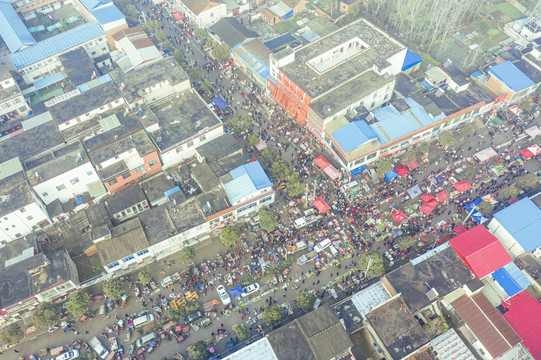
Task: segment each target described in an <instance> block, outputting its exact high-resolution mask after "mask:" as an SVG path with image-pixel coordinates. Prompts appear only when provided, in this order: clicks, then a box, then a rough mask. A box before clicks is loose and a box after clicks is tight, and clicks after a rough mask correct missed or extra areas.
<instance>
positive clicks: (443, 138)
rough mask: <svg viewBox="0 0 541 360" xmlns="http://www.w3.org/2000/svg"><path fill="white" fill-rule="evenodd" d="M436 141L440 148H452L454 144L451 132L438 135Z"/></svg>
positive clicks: (453, 136)
mask: <svg viewBox="0 0 541 360" xmlns="http://www.w3.org/2000/svg"><path fill="white" fill-rule="evenodd" d="M438 141H439V143H440V144H441V145H442V146H452V145H454V144H455V134H454V133H453V132H451V131H442V132H440V133H439V135H438Z"/></svg>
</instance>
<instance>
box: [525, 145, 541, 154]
mask: <svg viewBox="0 0 541 360" xmlns="http://www.w3.org/2000/svg"><path fill="white" fill-rule="evenodd" d="M528 150H530V152H531V153H532V154H533V156H537V155H539V154H541V148H540V147H539V146H537V145H536V144H534V145H532V146H528Z"/></svg>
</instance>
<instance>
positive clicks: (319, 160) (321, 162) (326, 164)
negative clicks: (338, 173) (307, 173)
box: [314, 155, 331, 170]
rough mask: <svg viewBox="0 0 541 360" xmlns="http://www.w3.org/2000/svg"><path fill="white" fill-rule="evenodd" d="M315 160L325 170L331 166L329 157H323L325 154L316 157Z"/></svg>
mask: <svg viewBox="0 0 541 360" xmlns="http://www.w3.org/2000/svg"><path fill="white" fill-rule="evenodd" d="M314 162H315V163H316V165H317V166H319V167H320V168H321V170H325V169H326V168H328V167H329V166H331V163H330V162H328V161H327V159H325V158H324V157H323V155H319V156H318V157H317V158H315V159H314Z"/></svg>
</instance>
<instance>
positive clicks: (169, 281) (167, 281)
mask: <svg viewBox="0 0 541 360" xmlns="http://www.w3.org/2000/svg"><path fill="white" fill-rule="evenodd" d="M179 280H180V274H179V273H178V272H176V273H174V274H171V275H169V276H166V277H164V278H163V280H162V281H161V283H160V285H161V286H162V287H168V286H171V285H173V284H174V283H175V282H177V281H179Z"/></svg>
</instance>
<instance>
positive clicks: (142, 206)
mask: <svg viewBox="0 0 541 360" xmlns="http://www.w3.org/2000/svg"><path fill="white" fill-rule="evenodd" d="M105 205H106V206H107V210H109V214H110V215H111V218H112V219H113V220H114V222H116V223H120V222H122V221H125V220H128V219H131V218H133V217H136V216H137V215H138V214H139V213H141V212H143V211H145V210H148V208H149V207H148V200H147V198H146V196H145V193H144V192H143V190H142V189H141V187H140V186H139V185H135V186H130V187H128V188H127V189H124V190H121V191H119V192H117V193H115V194H114V195H113V196H111V197H109V198H107V200H105Z"/></svg>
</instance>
